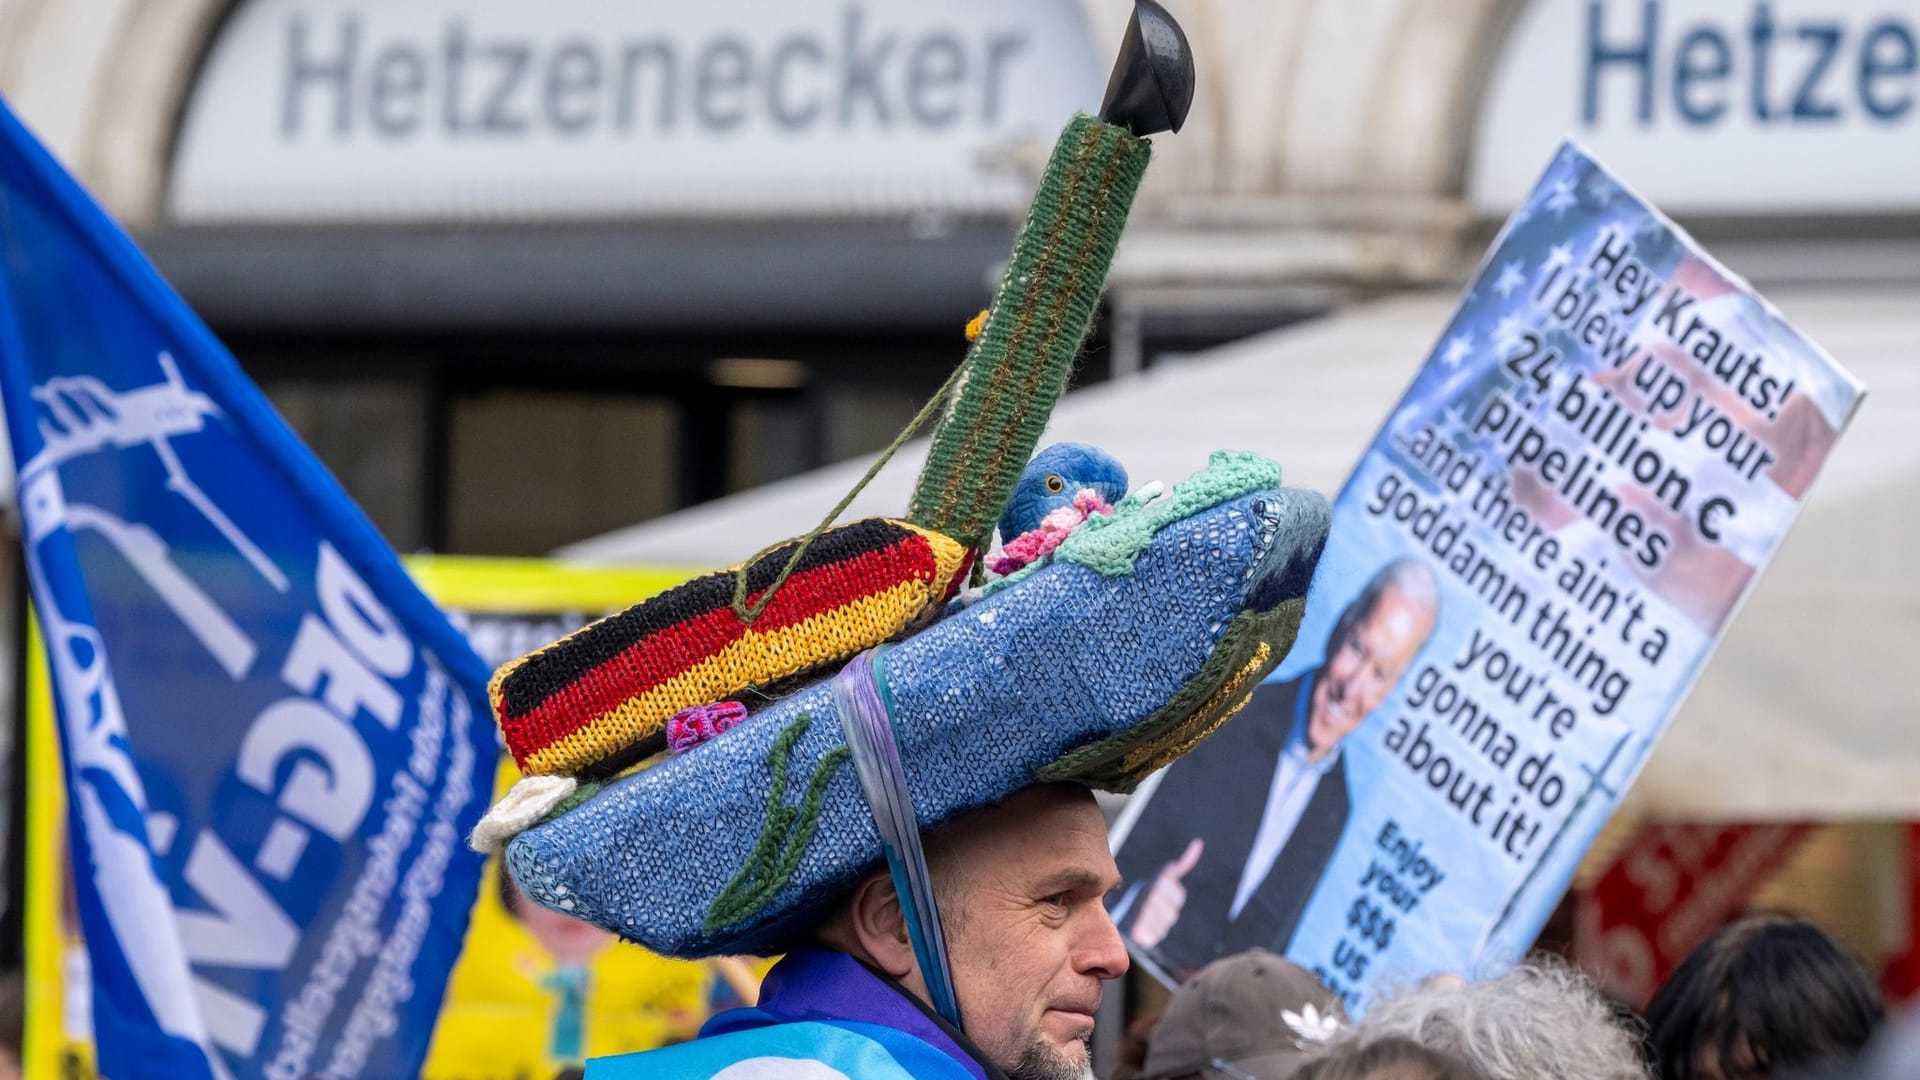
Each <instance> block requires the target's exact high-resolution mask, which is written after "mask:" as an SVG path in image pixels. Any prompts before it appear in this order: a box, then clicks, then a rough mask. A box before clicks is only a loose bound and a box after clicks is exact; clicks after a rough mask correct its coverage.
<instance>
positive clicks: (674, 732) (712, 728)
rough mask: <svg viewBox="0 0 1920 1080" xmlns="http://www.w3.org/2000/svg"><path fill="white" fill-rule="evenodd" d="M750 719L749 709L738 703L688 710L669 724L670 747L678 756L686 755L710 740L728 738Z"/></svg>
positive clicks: (719, 703)
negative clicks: (744, 721)
mask: <svg viewBox="0 0 1920 1080" xmlns="http://www.w3.org/2000/svg"><path fill="white" fill-rule="evenodd" d="M746 718H747V707H746V706H745V705H742V704H740V703H739V702H737V701H716V702H714V703H713V704H711V705H691V706H688V707H687V708H684V709H681V710H680V711H679V712H677V713H674V714H673V718H672V719H671V720H668V721H667V747H668V748H669V749H671V750H672V751H673V752H674V753H676V754H684V753H686V752H687V751H689V750H691V749H693V748H694V747H696V746H699V745H700V744H701V743H703V742H706V741H707V740H708V739H712V738H716V737H718V736H721V735H724V734H726V733H727V732H728V731H729V730H730V729H732V728H734V727H735V726H737V725H738V724H739V723H740V721H742V720H745V719H746Z"/></svg>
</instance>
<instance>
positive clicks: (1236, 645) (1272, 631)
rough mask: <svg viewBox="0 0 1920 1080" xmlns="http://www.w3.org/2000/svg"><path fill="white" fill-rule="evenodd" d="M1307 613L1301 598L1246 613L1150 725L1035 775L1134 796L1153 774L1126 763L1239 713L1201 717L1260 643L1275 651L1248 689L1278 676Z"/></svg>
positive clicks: (1226, 705)
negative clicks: (1182, 733) (1163, 741)
mask: <svg viewBox="0 0 1920 1080" xmlns="http://www.w3.org/2000/svg"><path fill="white" fill-rule="evenodd" d="M1305 611H1306V601H1305V600H1302V599H1299V598H1295V599H1292V600H1287V601H1285V602H1283V603H1281V604H1280V605H1279V606H1277V607H1275V608H1273V609H1272V610H1270V611H1260V612H1254V611H1243V612H1241V613H1240V614H1239V615H1236V616H1235V617H1234V620H1233V622H1232V623H1230V624H1228V626H1227V630H1226V633H1224V634H1222V635H1220V640H1219V642H1218V643H1216V644H1215V645H1214V647H1213V652H1211V653H1209V654H1208V655H1207V661H1206V663H1204V664H1202V665H1201V666H1200V671H1199V673H1198V674H1196V675H1195V676H1194V677H1193V678H1191V679H1188V680H1187V681H1186V684H1185V685H1183V686H1181V687H1180V689H1179V690H1177V691H1175V693H1174V695H1173V697H1171V698H1168V699H1167V703H1166V704H1165V705H1162V706H1160V707H1159V708H1158V709H1155V710H1154V711H1153V714H1152V715H1151V716H1148V717H1147V718H1146V719H1145V720H1142V721H1140V722H1139V723H1137V724H1135V725H1133V726H1132V727H1130V728H1127V729H1126V730H1125V731H1121V732H1117V733H1115V734H1113V735H1109V736H1107V737H1106V738H1104V739H1101V740H1099V741H1097V742H1091V743H1088V744H1086V745H1085V746H1078V747H1075V748H1074V749H1072V750H1069V751H1067V752H1066V753H1065V754H1062V755H1060V757H1058V758H1056V759H1054V761H1053V762H1052V763H1050V764H1048V765H1044V766H1042V767H1041V768H1040V770H1039V771H1038V772H1036V773H1035V774H1034V778H1035V779H1036V780H1039V781H1040V782H1042V783H1051V782H1055V781H1072V782H1074V783H1076V784H1082V785H1085V786H1087V787H1091V788H1097V789H1099V790H1101V791H1113V792H1118V793H1120V794H1126V793H1129V792H1131V791H1132V790H1133V789H1134V788H1136V787H1138V786H1139V784H1140V781H1142V780H1144V779H1146V778H1147V775H1148V773H1144V772H1140V771H1137V770H1135V769H1129V768H1126V767H1125V759H1126V757H1127V755H1128V754H1130V753H1132V752H1133V751H1134V750H1135V749H1136V748H1138V747H1141V746H1144V745H1146V744H1147V743H1149V742H1152V741H1154V740H1157V739H1160V738H1162V737H1163V736H1165V735H1167V734H1168V733H1169V732H1171V731H1172V730H1173V729H1174V728H1176V727H1178V726H1180V725H1182V724H1185V723H1187V722H1188V721H1190V720H1196V721H1198V722H1199V723H1200V724H1202V725H1204V724H1205V723H1206V722H1207V721H1208V720H1210V719H1212V714H1216V713H1217V712H1218V711H1223V710H1226V709H1230V708H1234V707H1236V706H1237V705H1238V704H1239V702H1238V700H1232V701H1222V702H1219V703H1217V705H1216V708H1215V709H1212V710H1208V712H1209V714H1210V715H1207V716H1201V715H1200V711H1201V709H1202V708H1203V707H1204V706H1206V705H1207V703H1208V702H1209V701H1210V700H1211V699H1212V698H1213V696H1214V695H1215V693H1217V692H1218V691H1219V690H1220V688H1221V687H1223V686H1225V685H1226V684H1227V681H1228V680H1229V679H1232V678H1233V677H1234V676H1235V675H1237V674H1239V673H1240V671H1241V669H1243V668H1245V667H1246V666H1247V664H1248V663H1249V662H1251V661H1252V660H1253V658H1254V655H1255V653H1256V652H1257V651H1258V650H1259V647H1260V643H1261V642H1263V641H1264V642H1266V643H1267V644H1268V646H1269V647H1270V649H1271V651H1270V652H1269V653H1268V655H1267V658H1266V661H1265V662H1264V663H1262V664H1261V665H1260V666H1259V668H1258V669H1256V670H1255V671H1254V673H1253V674H1252V676H1251V677H1250V678H1249V679H1248V680H1247V689H1249V690H1251V689H1253V687H1255V686H1257V685H1259V683H1260V680H1262V679H1264V678H1266V677H1267V676H1268V675H1270V674H1272V673H1273V669H1274V668H1276V667H1278V666H1279V664H1280V661H1281V660H1284V659H1286V655H1287V653H1288V652H1289V651H1290V650H1291V649H1292V648H1293V642H1294V639H1295V637H1296V636H1298V634H1299V632H1300V616H1301V615H1302V614H1303V613H1304V612H1305ZM1238 696H1239V695H1235V697H1236V699H1237V698H1238Z"/></svg>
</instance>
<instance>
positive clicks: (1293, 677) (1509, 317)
mask: <svg viewBox="0 0 1920 1080" xmlns="http://www.w3.org/2000/svg"><path fill="white" fill-rule="evenodd" d="M1862 392H1863V391H1862V388H1861V387H1860V386H1859V385H1858V384H1857V383H1856V382H1855V381H1854V380H1853V379H1852V378H1851V377H1850V376H1849V375H1847V374H1846V372H1845V371H1843V370H1842V369H1841V368H1840V367H1839V365H1838V364H1836V363H1835V362H1834V361H1833V360H1832V359H1831V358H1830V357H1828V356H1827V355H1826V354H1825V353H1824V352H1822V351H1821V350H1820V349H1819V347H1818V346H1816V345H1814V344H1813V343H1812V342H1810V341H1807V340H1806V339H1805V338H1804V337H1802V336H1801V335H1800V334H1799V333H1797V332H1796V331H1795V330H1794V329H1793V327H1791V326H1790V325H1788V324H1787V322H1786V321H1785V320H1784V319H1783V318H1782V317H1781V316H1780V315H1779V314H1778V313H1777V312H1776V311H1774V309H1773V308H1772V307H1770V306H1769V305H1768V304H1767V303H1766V302H1765V301H1764V300H1762V299H1761V298H1760V297H1758V296H1757V295H1755V294H1754V293H1753V291H1752V290H1751V289H1749V288H1748V287H1747V286H1746V285H1745V283H1743V282H1741V281H1740V280H1739V279H1737V278H1735V277H1734V276H1732V275H1731V274H1730V273H1729V272H1727V271H1726V270H1724V269H1722V268H1721V267H1720V266H1719V265H1718V264H1717V263H1715V262H1714V261H1713V260H1712V259H1711V258H1710V257H1709V256H1707V255H1706V254H1705V253H1704V252H1703V251H1701V250H1700V249H1699V248H1698V247H1697V246H1696V245H1694V244H1693V242H1692V241H1691V240H1690V239H1689V238H1688V237H1687V236H1686V235H1685V234H1684V233H1683V232H1681V231H1680V230H1679V229H1678V228H1677V227H1675V226H1674V225H1673V224H1672V223H1671V222H1669V221H1667V220H1666V219H1665V218H1664V217H1662V216H1661V215H1660V214H1659V213H1658V212H1657V211H1655V210H1654V209H1653V208H1652V207H1650V206H1648V205H1647V204H1646V203H1644V202H1643V201H1641V200H1640V199H1639V198H1637V197H1636V196H1634V195H1633V194H1632V193H1631V192H1630V191H1628V190H1627V189H1626V188H1624V187H1623V186H1622V185H1621V184H1620V183H1619V182H1618V181H1616V180H1615V179H1614V178H1613V177H1611V176H1610V175H1608V174H1607V172H1606V171H1605V170H1604V169H1603V168H1601V167H1600V165H1598V164H1597V163H1595V162H1594V161H1592V160H1591V159H1590V158H1588V157H1587V156H1586V155H1585V154H1584V153H1583V152H1581V151H1580V150H1579V149H1578V148H1577V147H1574V146H1572V145H1568V146H1565V147H1563V148H1562V149H1561V151H1560V152H1559V154H1558V155H1557V156H1556V157H1555V159H1554V161H1553V162H1552V164H1551V165H1550V166H1549V168H1548V169H1547V172H1546V174H1545V175H1544V176H1543V177H1542V179H1541V181H1540V183H1539V185H1538V186H1537V187H1536V188H1535V189H1534V191H1533V193H1532V195H1531V196H1530V197H1529V198H1528V199H1527V201H1526V203H1525V204H1524V205H1522V206H1521V207H1520V208H1519V210H1518V211H1516V213H1515V214H1514V215H1513V217H1512V218H1511V219H1510V220H1509V221H1508V223H1507V225H1506V227H1505V228H1504V229H1503V230H1502V232H1501V234H1500V237H1499V238H1498V240H1497V241H1496V242H1495V244H1494V247H1493V249H1492V251H1491V252H1490V253H1489V254H1488V256H1487V258H1486V260H1485V262H1484V263H1483V264H1482V266H1481V268H1480V270H1479V272H1478V274H1477V275H1476V276H1475V278H1474V281H1473V283H1472V285H1471V287H1470V288H1469V290H1468V292H1467V294H1466V296H1465V298H1464V300H1463V301H1462V303H1461V305H1460V307H1459V309H1458V311H1457V312H1456V313H1455V315H1454V317H1453V319H1452V321H1451V322H1450V324H1449V325H1448V326H1447V327H1446V329H1445V331H1444V332H1443V333H1442V335H1441V337H1440V341H1439V343H1438V344H1437V345H1436V347H1435V348H1434V349H1433V351H1432V353H1431V355H1429V356H1428V358H1427V360H1426V363H1425V364H1424V365H1423V366H1422V367H1421V368H1420V370H1419V372H1418V373H1417V375H1416V376H1415V378H1414V381H1413V385H1412V386H1411V388H1410V389H1409V390H1408V391H1407V392H1406V394H1405V396H1404V397H1402V398H1401V400H1400V402H1399V404H1398V405H1397V406H1396V407H1395V408H1394V410H1393V411H1392V413H1391V415H1390V417H1389V419H1388V420H1387V422H1386V424H1385V426H1384V428H1383V429H1382V430H1381V432H1380V433H1379V435H1378V436H1377V437H1376V438H1375V440H1374V442H1373V443H1372V445H1371V446H1370V447H1369V449H1368V450H1367V452H1366V454H1365V456H1364V457H1363V459H1362V460H1361V462H1360V463H1359V465H1358V467H1357V468H1356V469H1355V471H1354V473H1353V475H1352V477H1351V478H1350V479H1349V480H1348V482H1347V484H1346V486H1345V487H1344V488H1343V490H1342V491H1341V494H1340V496H1339V498H1338V500H1337V501H1336V504H1335V507H1334V519H1333V532H1332V537H1331V539H1330V541H1329V543H1328V547H1327V553H1326V556H1325V558H1324V559H1323V561H1322V564H1321V568H1320V572H1319V576H1318V578H1317V579H1316V582H1315V586H1314V591H1313V594H1312V596H1311V598H1310V600H1309V603H1308V608H1307V615H1306V618H1305V620H1304V621H1303V623H1302V625H1301V628H1300V635H1299V640H1298V643H1297V644H1296V645H1295V647H1294V649H1293V651H1292V653H1290V654H1289V656H1288V658H1287V660H1286V662H1285V663H1284V664H1282V665H1281V667H1280V669H1279V670H1278V671H1276V672H1275V674H1274V677H1273V678H1272V679H1270V680H1269V681H1268V682H1266V683H1265V684H1263V685H1262V686H1261V687H1259V688H1258V689H1257V690H1256V692H1255V693H1254V695H1253V697H1252V700H1251V701H1250V702H1249V703H1248V705H1247V706H1246V707H1245V709H1243V710H1242V712H1241V714H1240V715H1239V716H1238V717H1236V718H1235V719H1233V720H1232V721H1230V722H1229V723H1228V724H1227V725H1226V726H1225V727H1224V728H1223V729H1222V730H1221V731H1220V732H1218V733H1217V734H1215V735H1214V736H1213V737H1212V738H1211V739H1209V740H1208V742H1207V743H1204V744H1202V745H1201V747H1200V748H1199V749H1198V750H1196V751H1195V752H1194V753H1193V754H1191V755H1189V756H1188V757H1186V758H1185V759H1183V760H1181V761H1179V762H1177V763H1175V764H1174V765H1173V766H1171V767H1170V768H1169V769H1168V770H1166V772H1165V773H1164V774H1163V775H1162V776H1160V777H1158V778H1156V780H1155V782H1154V786H1153V788H1152V790H1151V791H1148V790H1145V789H1143V792H1142V797H1137V798H1136V799H1135V800H1134V802H1133V804H1131V805H1130V806H1129V807H1128V809H1127V811H1126V813H1125V814H1124V815H1123V816H1122V818H1121V820H1120V821H1118V822H1116V825H1115V834H1114V838H1115V842H1116V846H1117V847H1118V849H1119V861H1120V866H1121V870H1122V872H1123V873H1124V874H1125V875H1126V876H1127V877H1128V879H1129V881H1130V882H1132V885H1131V887H1129V888H1128V889H1127V890H1125V891H1124V892H1122V893H1121V895H1120V896H1119V897H1118V898H1117V899H1116V901H1115V903H1114V913H1115V917H1116V919H1117V920H1118V921H1119V922H1120V924H1121V927H1122V930H1123V932H1124V933H1125V934H1126V935H1127V936H1128V939H1129V941H1130V944H1131V945H1132V947H1133V948H1134V950H1135V953H1136V955H1137V956H1138V957H1139V958H1140V959H1141V960H1142V961H1143V962H1144V963H1145V964H1146V965H1147V966H1148V967H1149V968H1150V969H1153V970H1155V971H1157V972H1159V973H1160V974H1162V975H1163V977H1167V978H1170V979H1171V978H1179V977H1182V976H1184V975H1185V974H1187V973H1190V972H1191V971H1193V970H1194V969H1196V968H1197V967H1199V966H1200V965H1201V964H1204V963H1205V962H1206V961H1208V960H1210V959H1212V958H1213V957H1216V956H1219V955H1224V954H1226V953H1229V952H1233V951H1237V950H1239V949H1243V948H1247V947H1251V946H1256V945H1257V946H1263V947H1266V948H1269V949H1273V950H1276V951H1283V952H1285V953H1286V955H1287V956H1289V957H1290V958H1292V959H1293V960H1295V961H1296V962H1298V963H1300V964H1302V965H1304V966H1305V967H1307V968H1308V969H1310V970H1312V971H1314V972H1315V973H1316V974H1317V975H1319V976H1320V977H1321V978H1322V979H1323V980H1324V981H1326V982H1327V984H1328V985H1329V986H1330V987H1331V988H1333V989H1334V990H1335V991H1336V992H1337V993H1338V994H1339V995H1340V996H1341V997H1342V998H1343V999H1344V1000H1345V1001H1346V1002H1347V1003H1348V1004H1349V1006H1351V1007H1363V1006H1364V1004H1365V1001H1366V999H1367V996H1368V995H1369V993H1370V992H1371V991H1372V990H1373V989H1374V988H1377V987H1379V986H1381V985H1382V984H1383V982H1392V981H1397V980H1402V979H1406V978H1411V977H1418V976H1420V975H1424V974H1428V973H1431V972H1435V971H1455V972H1467V973H1471V972H1475V971H1479V970H1483V969H1488V968H1492V967H1496V966H1499V965H1502V964H1504V963H1506V962H1508V961H1510V960H1511V959H1513V958H1514V957H1516V956H1518V955H1519V954H1520V953H1521V952H1522V951H1523V950H1524V949H1525V948H1526V947H1527V946H1528V945H1529V944H1530V943H1531V942H1532V940H1533V938H1534V936H1535V935H1536V933H1537V932H1538V930H1539V928H1540V926H1541V925H1542V924H1543V923H1544V921H1545V919H1546V917H1547V915H1548V914H1549V913H1550V911H1551V910H1552V908H1553V906H1554V904H1555V903H1556V902H1557V901H1558V900H1559V898H1560V896H1561V894H1562V893H1563V892H1564V890H1565V888H1566V884H1567V882H1568V880H1569V879H1570V878H1571V876H1572V874H1573V871H1574V869H1575V867H1576V866H1577V864H1578V862H1579V860H1580V857H1581V854H1582V853H1583V852H1584V851H1585V849H1586V848H1587V846H1588V845H1589V844H1590V843H1591V842H1592V839H1593V837H1594V835H1595V833H1596V832H1597V831H1598V830H1599V828H1600V826H1601V824H1602V823H1603V822H1604V821H1605V820H1606V818H1607V816H1608V814H1609V813H1610V812H1611V811H1612V809H1613V808H1614V806H1615V804H1616V803H1617V802H1618V800H1619V798H1620V796H1621V793H1622V792H1624V791H1625V790H1626V788H1627V786H1628V785H1629V784H1630V783H1631V782H1632V780H1633V778H1634V776H1635V774H1636V773H1637V772H1638V771H1639V769H1640V767H1641V765H1642V764H1643V763H1644V762H1645V761H1646V759H1647V755H1648V753H1649V752H1650V751H1651V749H1652V747H1653V744H1654V741H1655V740H1656V739H1657V738H1658V737H1659V735H1660V733H1661V731H1662V730H1663V729H1664V728H1665V726H1666V724H1667V721H1668V719H1669V718H1670V717H1671V716H1672V714H1673V712H1674V710H1675V709H1676V708H1677V707H1678V705H1679V703H1680V700H1681V698H1682V697H1683V696H1684V695H1685V693H1686V690H1687V688H1688V687H1689V686H1690V685H1691V683H1692V682H1693V680H1694V678H1695V677H1696V676H1697V675H1698V673H1699V671H1700V669H1701V666H1702V665H1703V664H1704V663H1705V661H1706V658H1707V655H1708V653H1709V651H1710V650H1711V648H1712V646H1713V643H1714V642H1715V640H1716V639H1717V638H1718V637H1719V635H1720V634H1721V633H1722V632H1723V631H1724V630H1725V628H1726V625H1727V622H1728V620H1729V619H1730V618H1731V617H1732V615H1733V613H1734V611H1735V609H1736V608H1737V606H1738V605H1739V602H1740V600H1741V598H1742V597H1744V596H1745V595H1746V593H1747V591H1748V590H1749V589H1750V588H1751V586H1752V584H1753V582H1754V580H1755V578H1756V576H1757V575H1758V574H1759V572H1760V569H1761V567H1763V566H1764V565H1765V564H1766V562H1767V560H1768V558H1769V557H1770V556H1771V555H1772V553H1773V551H1774V549H1775V547H1776V545H1777V544H1778V543H1779V541H1780V538H1781V536H1782V535H1783V534H1784V533H1785V531H1786V529H1787V527H1788V525H1789V524H1790V523H1791V522H1792V520H1793V517H1794V515H1795V513H1796V512H1797V511H1798V509H1799V507H1800V504H1801V502H1802V500H1803V499H1804V498H1805V496H1806V493H1807V489H1808V486H1809V485H1810V484H1811V483H1812V481H1813V479H1814V477H1815V475H1816V474H1817V473H1818V472H1819V470H1820V466H1821V464H1822V463H1823V462H1824V461H1825V459H1826V456H1827V453H1828V451H1829V450H1830V449H1831V447H1832V446H1833V443H1834V441H1835V440H1836V439H1837V438H1838V436H1839V434H1840V432H1841V430H1842V429H1843V428H1844V427H1845V425H1846V423H1847V421H1848V419H1849V418H1850V417H1851V415H1852V413H1853V410H1854V408H1855V407H1856V405H1857V404H1858V402H1859V400H1860V397H1861V395H1862Z"/></svg>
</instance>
